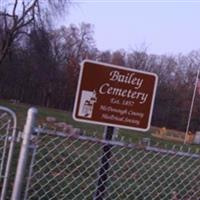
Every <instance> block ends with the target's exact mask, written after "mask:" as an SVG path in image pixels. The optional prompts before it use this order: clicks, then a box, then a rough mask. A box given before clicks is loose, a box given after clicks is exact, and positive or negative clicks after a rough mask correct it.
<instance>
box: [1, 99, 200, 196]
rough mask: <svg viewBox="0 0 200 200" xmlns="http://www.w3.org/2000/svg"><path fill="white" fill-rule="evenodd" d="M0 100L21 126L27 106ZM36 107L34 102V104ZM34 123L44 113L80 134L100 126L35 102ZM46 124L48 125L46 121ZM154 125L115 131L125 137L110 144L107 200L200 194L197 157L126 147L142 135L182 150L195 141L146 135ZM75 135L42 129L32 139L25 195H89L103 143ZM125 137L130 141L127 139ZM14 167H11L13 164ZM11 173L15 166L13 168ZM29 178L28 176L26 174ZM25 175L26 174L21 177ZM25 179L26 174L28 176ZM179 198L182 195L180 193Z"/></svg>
mask: <svg viewBox="0 0 200 200" xmlns="http://www.w3.org/2000/svg"><path fill="white" fill-rule="evenodd" d="M0 105H3V106H6V107H8V108H10V109H12V110H13V111H15V112H16V114H17V118H18V128H19V129H20V130H21V129H23V126H24V123H25V119H26V113H27V110H28V108H29V107H31V106H30V105H26V104H12V103H10V102H8V101H4V100H1V101H0ZM36 107H37V106H36ZM37 108H38V111H39V114H38V124H40V125H42V124H44V123H46V117H47V116H53V117H55V118H56V119H57V121H59V122H66V123H68V124H71V125H73V127H76V128H80V129H81V130H84V131H85V135H88V136H93V134H94V133H96V138H102V136H103V127H102V126H97V125H91V124H86V123H77V122H75V121H74V120H73V119H72V117H71V113H70V112H65V111H61V110H57V109H48V108H43V107H37ZM47 127H48V126H47ZM156 130H157V128H156V127H152V128H151V129H150V130H149V131H148V132H146V133H141V132H137V131H131V130H124V129H120V130H119V137H124V139H123V140H122V139H118V141H124V146H118V145H116V146H113V147H112V155H113V156H112V158H111V160H110V170H109V179H108V183H107V190H106V194H105V195H106V196H107V198H106V199H107V200H112V199H120V200H124V199H130V200H143V199H147V200H151V199H156V200H157V199H158V200H160V199H162V200H171V199H172V192H173V191H176V192H177V193H178V194H179V196H181V197H183V196H187V195H190V196H192V195H193V194H192V193H194V192H196V194H194V195H195V196H193V197H194V198H193V199H194V200H197V198H196V197H197V196H199V195H200V189H199V184H200V183H199V181H200V175H199V171H200V161H199V160H198V159H193V158H190V157H181V156H177V155H168V154H163V153H160V152H157V153H155V152H151V151H147V150H145V149H134V148H129V147H128V146H127V144H128V143H129V144H130V143H138V142H139V141H140V140H141V139H142V138H143V137H148V138H150V139H151V145H152V146H159V147H163V146H165V148H167V149H170V150H171V149H172V146H174V145H176V147H174V150H175V149H177V151H180V150H181V151H185V152H187V151H188V150H184V148H185V149H188V147H191V151H190V152H192V151H193V150H194V152H195V151H196V147H197V146H195V145H186V146H182V144H181V143H176V142H169V141H164V140H159V139H157V138H154V137H152V136H151V133H152V132H155V131H156ZM92 138H93V137H91V140H90V141H89V140H80V139H77V138H71V137H69V136H67V135H66V137H64V138H63V137H57V136H55V137H51V136H49V135H47V134H44V135H42V136H40V137H39V138H38V140H37V151H36V154H35V162H34V163H33V166H32V167H33V173H32V176H31V179H30V180H31V184H30V186H29V189H28V199H30V200H34V199H42V200H47V199H54V200H56V199H73V200H79V199H80V200H81V199H92V196H93V195H94V192H95V189H96V182H97V179H98V173H99V168H100V163H101V156H102V147H103V144H102V143H99V142H97V141H92ZM128 141H130V142H128ZM13 167H14V166H13ZM13 172H14V170H13ZM29 178H30V177H29ZM24 180H26V179H24ZM27 180H28V179H27ZM182 199H183V198H182Z"/></svg>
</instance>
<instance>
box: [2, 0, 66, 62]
mask: <svg viewBox="0 0 200 200" xmlns="http://www.w3.org/2000/svg"><path fill="white" fill-rule="evenodd" d="M68 3H69V0H54V1H53V0H48V1H47V2H46V3H42V1H41V0H26V1H25V0H10V1H7V3H5V5H4V7H3V8H2V10H0V64H1V63H2V62H3V60H4V59H5V57H6V55H7V54H8V52H9V51H11V47H12V44H13V43H14V42H15V40H17V39H18V38H19V37H20V36H21V35H24V34H26V35H28V30H27V27H28V26H30V25H31V24H34V23H36V21H37V20H40V21H41V20H42V16H44V15H45V14H44V13H48V14H49V16H50V12H54V14H56V13H62V12H59V11H60V10H62V11H64V8H66V7H67V5H68ZM45 16H48V15H45Z"/></svg>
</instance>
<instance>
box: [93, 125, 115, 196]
mask: <svg viewBox="0 0 200 200" xmlns="http://www.w3.org/2000/svg"><path fill="white" fill-rule="evenodd" d="M114 131H115V128H114V127H112V126H106V127H105V129H104V132H105V135H104V139H105V140H108V141H109V140H112V137H113V134H114ZM111 148H112V145H110V144H105V145H104V146H103V149H102V150H103V155H102V158H101V168H100V171H99V177H98V182H97V190H96V193H95V197H94V200H103V197H104V193H105V189H106V181H107V178H108V170H109V167H110V165H109V160H110V158H111V156H112V153H111Z"/></svg>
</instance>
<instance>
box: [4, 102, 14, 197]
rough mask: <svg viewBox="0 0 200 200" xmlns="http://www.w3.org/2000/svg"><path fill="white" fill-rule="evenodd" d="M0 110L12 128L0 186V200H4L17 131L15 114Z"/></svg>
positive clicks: (8, 110) (10, 111) (7, 110)
mask: <svg viewBox="0 0 200 200" xmlns="http://www.w3.org/2000/svg"><path fill="white" fill-rule="evenodd" d="M0 110H3V111H5V112H8V113H9V114H10V115H11V116H12V119H13V127H12V138H11V142H10V148H9V152H8V159H7V163H6V169H5V175H4V181H3V186H2V190H1V191H2V192H1V198H0V199H1V200H4V199H5V197H6V189H7V186H8V178H9V176H10V168H11V162H12V157H13V152H14V147H15V138H16V129H17V117H16V114H15V113H14V112H13V111H12V110H10V109H8V108H5V107H3V106H0Z"/></svg>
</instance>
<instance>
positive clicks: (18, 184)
mask: <svg viewBox="0 0 200 200" xmlns="http://www.w3.org/2000/svg"><path fill="white" fill-rule="evenodd" d="M37 113H38V111H37V109H36V108H30V109H29V110H28V115H27V119H26V124H25V126H24V133H23V141H22V145H21V149H20V154H19V160H18V165H17V171H16V176H15V181H14V186H13V192H12V197H11V200H20V199H21V191H22V185H23V180H24V175H25V167H26V161H27V157H28V146H29V142H30V136H31V134H32V132H33V130H34V127H35V121H36V115H37Z"/></svg>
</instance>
